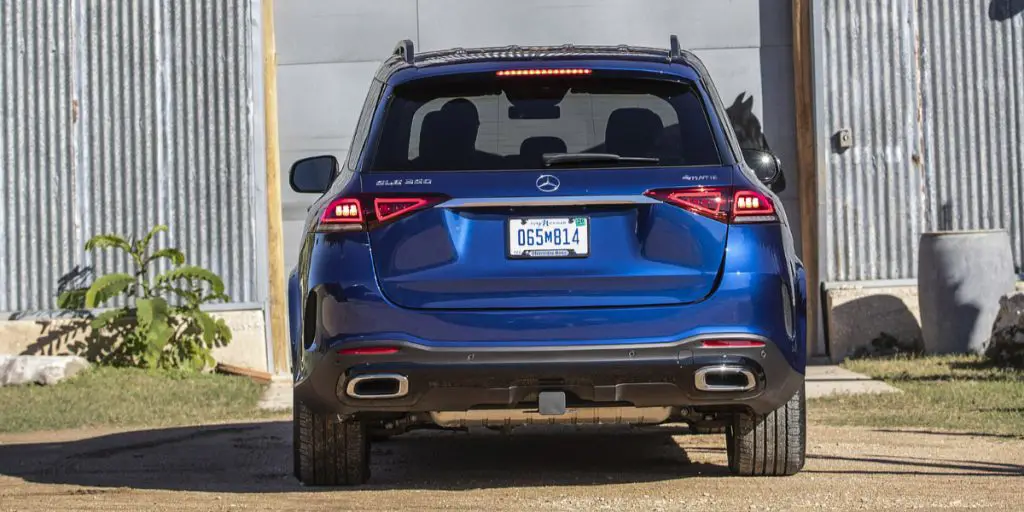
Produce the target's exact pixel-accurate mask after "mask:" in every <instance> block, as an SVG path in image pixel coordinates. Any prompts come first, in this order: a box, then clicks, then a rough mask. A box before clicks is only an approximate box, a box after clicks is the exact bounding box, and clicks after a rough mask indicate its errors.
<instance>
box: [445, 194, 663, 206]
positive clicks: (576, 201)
mask: <svg viewBox="0 0 1024 512" xmlns="http://www.w3.org/2000/svg"><path fill="white" fill-rule="evenodd" d="M660 202H661V201H658V200H657V199H654V198H651V197H647V196H643V195H620V196H547V197H540V196H535V197H480V198H466V199H449V200H448V201H445V202H443V203H441V204H439V205H437V206H435V208H449V209H451V208H486V207H495V206H579V205H608V204H658V203H660Z"/></svg>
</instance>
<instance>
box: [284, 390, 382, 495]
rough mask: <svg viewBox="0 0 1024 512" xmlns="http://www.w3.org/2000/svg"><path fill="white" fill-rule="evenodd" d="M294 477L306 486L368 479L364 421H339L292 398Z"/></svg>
mask: <svg viewBox="0 0 1024 512" xmlns="http://www.w3.org/2000/svg"><path fill="white" fill-rule="evenodd" d="M293 428H294V429H295V434H294V440H295V446H294V447H293V452H294V457H295V477H296V478H298V479H299V481H300V482H302V483H303V484H305V485H312V486H343V485H360V484H363V483H366V481H367V480H368V479H369V478H370V442H369V437H368V436H367V432H366V424H365V423H364V422H361V421H354V420H347V421H338V420H337V419H335V418H333V417H331V416H330V415H326V414H318V413H316V412H314V411H313V410H312V409H310V408H309V407H307V406H305V405H304V404H302V403H301V402H300V401H299V400H296V401H295V412H294V425H293Z"/></svg>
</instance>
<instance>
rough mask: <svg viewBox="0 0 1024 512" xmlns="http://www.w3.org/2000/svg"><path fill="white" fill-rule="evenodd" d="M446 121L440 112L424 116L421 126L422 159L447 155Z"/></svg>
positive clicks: (436, 111)
mask: <svg viewBox="0 0 1024 512" xmlns="http://www.w3.org/2000/svg"><path fill="white" fill-rule="evenodd" d="M444 125H445V119H444V114H442V113H441V111H440V110H435V111H433V112H430V113H429V114H427V115H425V116H423V124H422V125H420V157H427V158H430V157H433V156H436V155H443V154H445V152H446V150H447V148H446V144H445V139H446V137H445V133H444Z"/></svg>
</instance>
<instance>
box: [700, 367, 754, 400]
mask: <svg viewBox="0 0 1024 512" xmlns="http://www.w3.org/2000/svg"><path fill="white" fill-rule="evenodd" d="M693 380H694V385H695V386H696V387H697V389H698V390H700V391H708V392H712V393H728V392H733V393H735V392H741V391H750V390H752V389H754V388H755V387H757V379H755V378H754V372H752V371H750V370H748V369H746V368H744V367H742V366H727V365H722V366H705V367H704V368H701V369H699V370H697V372H696V373H694V375H693Z"/></svg>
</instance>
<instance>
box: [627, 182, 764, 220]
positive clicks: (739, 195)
mask: <svg viewBox="0 0 1024 512" xmlns="http://www.w3.org/2000/svg"><path fill="white" fill-rule="evenodd" d="M644 195H646V196H648V197H651V198H654V199H657V200H659V201H664V202H666V203H668V204H671V205H673V206H677V207H679V208H682V209H684V210H686V211H689V212H693V213H696V214H698V215H703V216H704V217H707V218H709V219H714V220H717V221H720V222H726V223H730V224H754V223H764V222H778V221H779V216H778V212H776V210H775V203H774V202H773V201H772V199H771V198H770V197H768V196H767V195H765V194H762V193H761V192H758V191H756V190H753V189H745V188H744V189H740V188H734V187H689V188H675V189H656V190H648V191H647V192H646V193H644Z"/></svg>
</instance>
